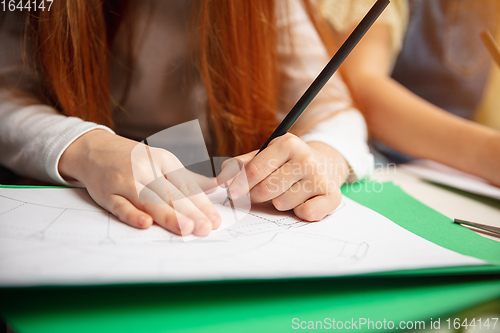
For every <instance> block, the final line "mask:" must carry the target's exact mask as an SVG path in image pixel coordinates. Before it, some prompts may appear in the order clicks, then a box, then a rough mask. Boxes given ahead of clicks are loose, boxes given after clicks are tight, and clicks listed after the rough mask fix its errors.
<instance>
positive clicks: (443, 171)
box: [402, 160, 500, 200]
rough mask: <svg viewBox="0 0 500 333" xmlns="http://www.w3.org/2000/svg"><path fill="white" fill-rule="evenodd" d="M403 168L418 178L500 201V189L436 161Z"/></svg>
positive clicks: (425, 161) (420, 161) (419, 162)
mask: <svg viewBox="0 0 500 333" xmlns="http://www.w3.org/2000/svg"><path fill="white" fill-rule="evenodd" d="M402 167H403V168H404V169H405V170H408V171H410V172H411V173H413V174H415V175H417V176H418V177H420V178H422V179H425V180H428V181H431V182H433V183H437V184H442V185H446V186H450V187H453V188H457V189H459V190H462V191H466V192H470V193H475V194H479V195H484V196H487V197H491V198H495V199H499V200H500V188H498V187H496V186H493V185H491V184H490V183H488V182H487V181H486V180H484V179H482V178H480V177H476V176H473V175H470V174H468V173H465V172H462V171H459V170H457V169H454V168H450V167H449V166H446V165H443V164H440V163H437V162H434V161H428V160H418V161H415V162H412V163H408V164H403V166H402Z"/></svg>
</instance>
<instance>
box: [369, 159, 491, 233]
mask: <svg viewBox="0 0 500 333" xmlns="http://www.w3.org/2000/svg"><path fill="white" fill-rule="evenodd" d="M373 178H374V180H376V181H380V182H384V181H392V182H393V183H395V184H396V185H399V186H400V187H401V188H402V189H403V190H404V191H405V192H406V193H408V194H410V195H411V196H413V197H414V198H415V199H417V200H419V201H420V202H422V203H424V204H426V205H427V206H429V207H431V208H433V209H434V210H436V211H438V212H440V213H441V214H443V215H445V216H447V217H449V218H451V219H454V218H459V219H462V220H466V221H473V222H477V223H482V224H487V225H493V226H497V227H500V201H498V206H497V207H493V206H490V205H487V204H485V203H482V202H479V201H477V200H474V199H470V198H467V197H465V196H463V195H460V194H457V193H454V192H451V191H448V190H446V189H444V188H441V187H438V186H436V185H433V184H432V183H429V182H426V181H424V180H420V179H419V178H418V177H416V176H414V175H413V174H411V173H409V172H408V171H406V170H404V169H403V168H400V167H398V166H395V167H389V168H380V169H376V170H375V173H374V176H373ZM471 229H473V228H471ZM476 230H477V229H475V231H476ZM478 234H480V235H481V236H483V237H487V238H490V239H493V240H496V241H499V242H500V237H493V236H489V235H486V234H484V233H483V232H480V231H478Z"/></svg>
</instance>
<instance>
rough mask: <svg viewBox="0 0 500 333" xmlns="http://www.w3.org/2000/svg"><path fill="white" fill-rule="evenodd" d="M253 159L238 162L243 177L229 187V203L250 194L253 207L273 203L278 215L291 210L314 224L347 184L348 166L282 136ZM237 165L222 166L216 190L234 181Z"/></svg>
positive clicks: (320, 148)
mask: <svg viewBox="0 0 500 333" xmlns="http://www.w3.org/2000/svg"><path fill="white" fill-rule="evenodd" d="M256 153H257V151H254V152H251V153H249V154H246V155H242V156H240V157H238V159H239V160H240V161H241V162H243V164H244V165H245V169H244V171H245V174H243V173H240V174H238V176H236V177H235V178H234V179H232V181H229V183H230V186H229V194H230V196H231V198H232V199H238V198H241V197H242V196H243V195H245V194H247V193H248V192H249V193H250V199H251V201H252V202H256V203H258V202H264V201H269V200H272V203H273V205H274V207H276V209H277V210H280V211H285V210H290V209H293V211H294V213H295V215H297V216H298V217H299V218H301V219H303V220H306V221H319V220H321V219H322V218H324V217H325V216H326V215H328V214H329V213H331V212H332V211H334V210H335V209H336V208H337V207H338V205H339V204H340V201H341V199H342V198H341V196H342V195H341V192H340V186H341V185H342V184H343V182H344V181H345V180H346V179H347V176H348V174H349V166H348V164H347V162H346V160H345V159H344V158H343V157H342V156H341V155H340V154H339V153H338V152H337V151H336V150H335V149H333V148H331V147H330V146H328V145H326V144H323V143H319V142H310V143H305V142H304V141H302V140H301V139H299V138H298V137H296V136H294V135H293V134H285V135H283V136H281V137H279V138H276V139H275V140H273V141H272V142H271V143H270V144H269V146H268V147H267V148H266V149H264V150H263V151H262V152H261V153H260V154H258V155H257V156H255V154H256ZM254 156H255V158H254ZM236 163H237V161H236V160H235V159H234V160H229V161H226V162H225V163H224V164H223V166H222V172H221V174H220V175H219V177H218V179H219V183H220V184H223V183H224V182H226V181H228V178H231V177H232V176H231V175H234V170H237V165H236Z"/></svg>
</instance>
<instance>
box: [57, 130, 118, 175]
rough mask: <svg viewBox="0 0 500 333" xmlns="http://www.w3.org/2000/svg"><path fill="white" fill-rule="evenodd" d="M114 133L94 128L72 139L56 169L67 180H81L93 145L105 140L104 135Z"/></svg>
mask: <svg viewBox="0 0 500 333" xmlns="http://www.w3.org/2000/svg"><path fill="white" fill-rule="evenodd" d="M109 135H114V134H112V133H110V132H108V131H106V130H102V129H95V130H92V131H89V132H87V133H85V134H83V135H82V136H80V137H79V138H77V139H76V140H75V141H73V142H72V143H71V144H70V145H69V146H68V147H67V148H66V150H65V151H64V153H63V154H62V156H61V158H60V160H59V165H58V170H59V174H60V175H61V176H62V177H63V178H64V179H65V180H67V181H73V180H78V181H80V182H83V179H82V178H83V177H82V176H83V175H84V174H85V173H86V170H87V169H88V160H89V156H90V155H91V153H92V151H93V149H94V148H93V147H95V146H96V145H99V144H100V143H102V142H103V140H105V137H106V136H109Z"/></svg>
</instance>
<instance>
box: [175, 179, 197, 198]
mask: <svg viewBox="0 0 500 333" xmlns="http://www.w3.org/2000/svg"><path fill="white" fill-rule="evenodd" d="M179 190H180V191H181V192H182V193H184V195H186V196H193V195H196V194H199V193H201V192H202V191H201V189H200V187H199V186H198V185H197V184H196V183H194V182H186V183H183V184H182V185H181V186H180V188H179Z"/></svg>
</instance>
